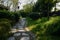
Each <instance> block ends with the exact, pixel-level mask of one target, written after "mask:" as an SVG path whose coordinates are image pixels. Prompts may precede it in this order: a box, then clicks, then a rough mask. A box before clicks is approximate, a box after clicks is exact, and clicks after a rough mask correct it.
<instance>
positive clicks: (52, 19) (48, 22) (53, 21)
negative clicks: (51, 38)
mask: <svg viewBox="0 0 60 40" xmlns="http://www.w3.org/2000/svg"><path fill="white" fill-rule="evenodd" d="M59 18H60V17H51V18H50V20H49V21H47V22H45V23H44V24H52V23H56V22H57V21H58V20H60V19H59Z"/></svg>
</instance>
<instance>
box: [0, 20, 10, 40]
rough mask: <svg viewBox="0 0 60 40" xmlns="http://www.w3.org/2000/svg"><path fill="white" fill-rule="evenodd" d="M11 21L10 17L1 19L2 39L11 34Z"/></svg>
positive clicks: (0, 31) (4, 39) (0, 30)
mask: <svg viewBox="0 0 60 40" xmlns="http://www.w3.org/2000/svg"><path fill="white" fill-rule="evenodd" d="M10 28H11V22H10V21H9V20H8V19H0V40H6V39H7V38H8V36H9V31H10Z"/></svg>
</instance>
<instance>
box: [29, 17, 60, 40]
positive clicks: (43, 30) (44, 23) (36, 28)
mask: <svg viewBox="0 0 60 40" xmlns="http://www.w3.org/2000/svg"><path fill="white" fill-rule="evenodd" d="M59 22H60V16H56V17H50V19H49V20H48V19H47V17H44V18H41V19H38V20H28V24H30V25H28V28H29V30H30V31H32V32H33V33H35V35H36V40H54V39H55V37H52V36H51V35H50V34H51V33H53V32H56V31H57V30H58V29H59V28H60V25H59ZM41 35H43V37H41ZM45 35H49V37H48V36H45ZM52 38H53V39H52ZM56 39H57V38H56ZM57 40H59V39H57Z"/></svg>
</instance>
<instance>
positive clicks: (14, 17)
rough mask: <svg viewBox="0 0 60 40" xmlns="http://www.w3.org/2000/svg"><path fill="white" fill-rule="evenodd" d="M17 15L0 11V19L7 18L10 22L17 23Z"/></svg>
mask: <svg viewBox="0 0 60 40" xmlns="http://www.w3.org/2000/svg"><path fill="white" fill-rule="evenodd" d="M19 17H20V16H19V14H18V13H16V12H9V11H2V10H0V18H7V19H10V20H14V21H18V19H19Z"/></svg>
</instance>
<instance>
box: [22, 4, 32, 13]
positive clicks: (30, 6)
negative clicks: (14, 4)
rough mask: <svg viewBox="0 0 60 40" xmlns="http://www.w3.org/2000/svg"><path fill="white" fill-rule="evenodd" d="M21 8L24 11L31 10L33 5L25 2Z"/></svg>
mask: <svg viewBox="0 0 60 40" xmlns="http://www.w3.org/2000/svg"><path fill="white" fill-rule="evenodd" d="M23 8H24V9H23V10H24V12H27V13H28V12H32V8H33V5H32V4H26V5H24V6H23Z"/></svg>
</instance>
